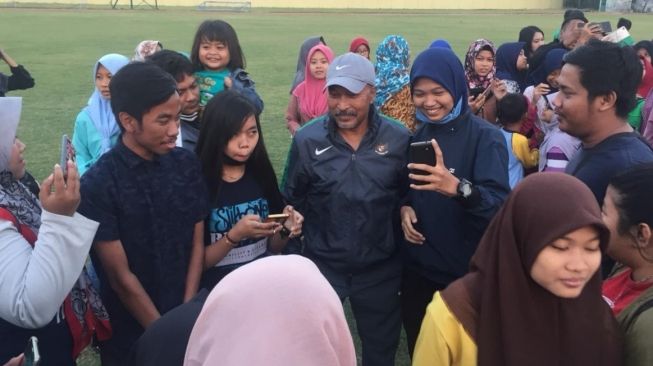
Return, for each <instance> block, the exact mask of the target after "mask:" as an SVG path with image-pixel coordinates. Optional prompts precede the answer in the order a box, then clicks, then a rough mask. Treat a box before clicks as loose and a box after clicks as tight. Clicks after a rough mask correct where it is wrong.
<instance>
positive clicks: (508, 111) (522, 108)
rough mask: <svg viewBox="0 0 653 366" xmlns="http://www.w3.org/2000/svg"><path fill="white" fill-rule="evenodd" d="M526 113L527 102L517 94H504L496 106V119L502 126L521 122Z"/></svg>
mask: <svg viewBox="0 0 653 366" xmlns="http://www.w3.org/2000/svg"><path fill="white" fill-rule="evenodd" d="M526 111H528V100H527V99H526V97H525V96H523V95H521V94H519V93H509V94H506V96H504V97H503V98H501V100H500V101H499V103H498V104H497V118H498V119H499V122H500V123H501V124H503V125H510V124H513V123H517V122H519V121H521V120H522V118H523V117H524V113H526Z"/></svg>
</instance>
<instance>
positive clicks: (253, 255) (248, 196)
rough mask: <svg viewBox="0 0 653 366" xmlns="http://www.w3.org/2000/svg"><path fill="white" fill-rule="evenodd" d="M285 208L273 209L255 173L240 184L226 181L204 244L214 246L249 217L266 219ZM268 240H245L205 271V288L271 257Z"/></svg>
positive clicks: (209, 222) (210, 287) (215, 205)
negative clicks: (245, 265) (242, 219)
mask: <svg viewBox="0 0 653 366" xmlns="http://www.w3.org/2000/svg"><path fill="white" fill-rule="evenodd" d="M282 209H283V208H282V207H269V203H268V200H267V199H265V197H264V194H263V190H262V189H261V187H260V186H259V184H258V183H257V182H256V180H255V179H254V177H253V176H252V175H251V174H248V173H247V172H245V174H244V175H243V177H242V178H240V179H239V180H238V181H236V182H231V183H230V182H224V181H223V182H222V185H221V187H220V192H219V194H218V197H217V199H216V202H215V204H214V205H212V206H211V210H210V212H209V216H208V218H207V219H206V221H205V225H204V228H205V240H204V243H205V244H206V245H207V246H208V245H212V243H215V242H216V241H218V240H219V239H220V238H222V236H223V235H224V234H225V233H227V232H228V231H229V230H231V228H232V227H234V226H235V225H236V223H238V221H239V220H240V219H241V218H242V217H243V216H245V215H259V216H260V217H261V219H265V218H266V217H267V216H268V215H269V214H271V213H280V212H281V210H282ZM267 249H268V240H267V238H245V239H243V240H241V241H240V243H238V246H237V247H235V248H233V249H231V250H230V251H229V253H228V254H227V256H226V257H224V258H223V259H222V260H221V261H220V262H219V263H218V264H216V265H215V266H214V267H213V268H211V269H209V270H206V271H204V274H203V276H202V283H201V286H202V287H205V288H207V289H209V290H211V289H212V288H213V287H214V286H215V285H216V284H217V283H218V282H219V281H220V280H221V279H222V278H223V277H224V276H226V275H227V274H228V273H229V272H231V271H233V270H234V269H236V268H238V267H240V266H242V265H244V264H247V263H249V262H252V261H254V260H256V259H258V258H262V257H265V256H267V255H268V250H267Z"/></svg>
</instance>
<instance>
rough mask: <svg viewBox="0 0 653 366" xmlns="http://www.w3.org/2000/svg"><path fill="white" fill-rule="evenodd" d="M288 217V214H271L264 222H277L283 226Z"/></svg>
mask: <svg viewBox="0 0 653 366" xmlns="http://www.w3.org/2000/svg"><path fill="white" fill-rule="evenodd" d="M289 217H290V214H285V213H280V214H272V215H268V217H267V218H266V219H265V222H277V223H279V224H282V225H283V223H284V222H286V220H287V219H288V218H289Z"/></svg>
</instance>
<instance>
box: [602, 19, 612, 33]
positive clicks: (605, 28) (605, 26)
mask: <svg viewBox="0 0 653 366" xmlns="http://www.w3.org/2000/svg"><path fill="white" fill-rule="evenodd" d="M599 25H600V26H601V30H602V31H603V33H604V34H608V33H612V24H610V22H609V21H605V22H599Z"/></svg>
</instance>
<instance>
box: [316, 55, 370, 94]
mask: <svg viewBox="0 0 653 366" xmlns="http://www.w3.org/2000/svg"><path fill="white" fill-rule="evenodd" d="M374 78H375V75H374V65H372V63H371V62H370V61H369V60H368V59H366V58H365V57H363V56H361V55H359V54H356V53H353V52H347V53H345V54H344V55H340V56H338V57H336V58H335V59H334V60H333V62H331V64H330V65H329V69H328V70H327V78H326V86H325V87H324V88H325V89H326V88H328V87H330V86H331V85H339V86H342V87H343V88H345V89H347V90H349V91H350V92H352V93H354V94H358V93H360V92H361V91H362V90H363V88H364V87H365V85H370V86H374Z"/></svg>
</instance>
